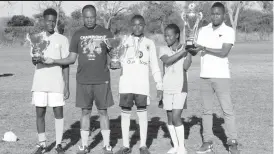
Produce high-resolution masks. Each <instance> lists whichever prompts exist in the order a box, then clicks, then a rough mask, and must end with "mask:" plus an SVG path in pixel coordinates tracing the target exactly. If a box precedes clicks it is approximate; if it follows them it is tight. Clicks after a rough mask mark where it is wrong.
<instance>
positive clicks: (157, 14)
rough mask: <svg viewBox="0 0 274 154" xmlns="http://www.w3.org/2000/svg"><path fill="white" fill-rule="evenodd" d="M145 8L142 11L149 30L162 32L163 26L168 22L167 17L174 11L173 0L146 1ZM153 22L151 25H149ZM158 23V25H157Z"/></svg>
mask: <svg viewBox="0 0 274 154" xmlns="http://www.w3.org/2000/svg"><path fill="white" fill-rule="evenodd" d="M146 5H147V6H148V7H147V9H146V10H145V11H144V17H145V19H147V21H149V22H151V23H148V28H152V29H150V30H149V31H151V32H161V33H163V32H164V26H165V24H166V23H167V22H168V17H169V16H170V15H171V14H173V13H175V12H176V7H175V1H160V2H159V1H156V2H153V1H147V2H146ZM149 24H153V26H151V25H149ZM157 24H158V25H160V26H159V27H158V26H157Z"/></svg>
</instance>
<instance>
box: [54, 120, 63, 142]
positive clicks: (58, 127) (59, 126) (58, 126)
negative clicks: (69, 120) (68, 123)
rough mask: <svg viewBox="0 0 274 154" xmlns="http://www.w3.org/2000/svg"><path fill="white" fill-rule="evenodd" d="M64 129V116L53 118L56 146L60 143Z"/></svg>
mask: <svg viewBox="0 0 274 154" xmlns="http://www.w3.org/2000/svg"><path fill="white" fill-rule="evenodd" d="M63 130H64V118H62V119H55V135H56V147H57V145H58V144H61V142H62V138H63Z"/></svg>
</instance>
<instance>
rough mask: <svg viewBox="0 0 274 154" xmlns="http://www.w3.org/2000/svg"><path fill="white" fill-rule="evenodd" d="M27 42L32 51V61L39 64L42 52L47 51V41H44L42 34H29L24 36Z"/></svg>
mask: <svg viewBox="0 0 274 154" xmlns="http://www.w3.org/2000/svg"><path fill="white" fill-rule="evenodd" d="M26 39H27V41H28V42H29V43H30V45H31V46H32V48H33V49H35V50H32V54H33V59H34V61H35V62H37V63H38V62H41V61H42V58H43V55H44V53H43V51H44V50H46V49H47V47H48V45H49V43H50V42H49V41H48V40H47V39H45V36H44V35H43V34H42V33H39V34H29V33H27V36H26Z"/></svg>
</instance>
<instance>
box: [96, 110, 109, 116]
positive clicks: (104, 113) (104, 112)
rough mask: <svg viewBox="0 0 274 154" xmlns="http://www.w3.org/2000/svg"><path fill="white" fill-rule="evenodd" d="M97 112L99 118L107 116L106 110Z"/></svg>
mask: <svg viewBox="0 0 274 154" xmlns="http://www.w3.org/2000/svg"><path fill="white" fill-rule="evenodd" d="M98 112H99V115H100V116H104V117H105V116H108V112H107V110H99V111H98Z"/></svg>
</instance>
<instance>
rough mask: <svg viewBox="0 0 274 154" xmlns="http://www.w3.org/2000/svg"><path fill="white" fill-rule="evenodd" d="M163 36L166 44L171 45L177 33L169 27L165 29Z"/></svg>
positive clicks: (176, 39) (175, 39) (177, 36)
mask: <svg viewBox="0 0 274 154" xmlns="http://www.w3.org/2000/svg"><path fill="white" fill-rule="evenodd" d="M164 36H165V41H166V43H167V45H168V46H171V45H173V44H174V43H175V42H176V41H178V38H179V34H175V31H174V30H173V29H169V28H167V29H166V30H165V34H164Z"/></svg>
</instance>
